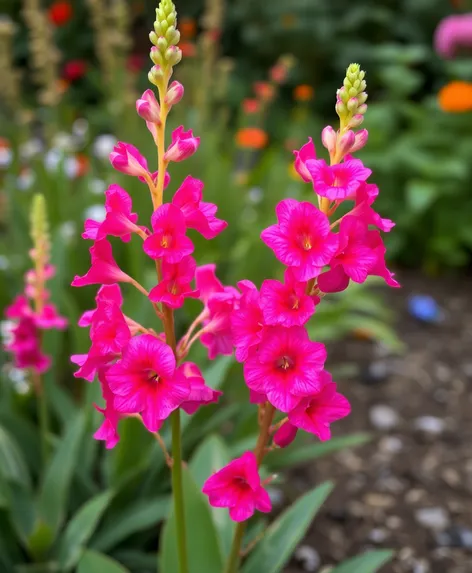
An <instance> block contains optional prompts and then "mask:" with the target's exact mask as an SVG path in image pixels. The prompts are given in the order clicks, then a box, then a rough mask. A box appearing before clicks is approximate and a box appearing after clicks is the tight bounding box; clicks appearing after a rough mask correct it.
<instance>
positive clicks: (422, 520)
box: [415, 507, 449, 531]
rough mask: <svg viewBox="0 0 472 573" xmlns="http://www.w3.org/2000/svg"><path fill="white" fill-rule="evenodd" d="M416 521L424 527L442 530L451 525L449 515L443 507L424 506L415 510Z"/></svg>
mask: <svg viewBox="0 0 472 573" xmlns="http://www.w3.org/2000/svg"><path fill="white" fill-rule="evenodd" d="M415 519H416V521H417V522H418V523H419V524H420V525H422V526H423V527H427V528H428V529H433V530H435V531H441V530H443V529H446V527H447V526H448V525H449V516H448V514H447V512H446V510H445V509H443V508H442V507H422V508H421V509H417V510H416V511H415Z"/></svg>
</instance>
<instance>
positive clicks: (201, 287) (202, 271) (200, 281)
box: [195, 264, 225, 304]
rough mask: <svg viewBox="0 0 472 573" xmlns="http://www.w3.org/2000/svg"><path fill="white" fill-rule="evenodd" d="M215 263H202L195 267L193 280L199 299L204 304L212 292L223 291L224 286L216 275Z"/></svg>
mask: <svg viewBox="0 0 472 573" xmlns="http://www.w3.org/2000/svg"><path fill="white" fill-rule="evenodd" d="M215 271H216V265H214V264H209V265H202V266H200V267H197V270H196V272H195V282H196V285H197V289H198V291H199V292H200V300H201V301H202V302H203V303H204V304H206V303H207V302H208V299H209V298H210V296H211V295H212V294H214V293H218V292H224V291H225V287H224V286H223V284H222V283H221V281H220V280H219V279H218V278H217V277H216V273H215Z"/></svg>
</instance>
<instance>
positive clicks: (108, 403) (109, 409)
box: [93, 372, 122, 450]
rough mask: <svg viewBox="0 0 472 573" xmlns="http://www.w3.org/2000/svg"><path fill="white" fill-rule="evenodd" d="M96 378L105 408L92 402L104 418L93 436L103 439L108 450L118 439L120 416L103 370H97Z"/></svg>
mask: <svg viewBox="0 0 472 573" xmlns="http://www.w3.org/2000/svg"><path fill="white" fill-rule="evenodd" d="M98 379H99V380H100V385H101V387H102V396H103V399H104V400H105V408H100V406H97V405H96V404H94V406H95V409H96V410H97V411H98V412H100V413H101V414H103V416H104V418H105V419H104V420H103V422H102V424H101V426H100V427H99V428H98V430H97V431H96V432H95V434H94V435H93V437H94V438H95V439H96V440H103V441H104V442H105V447H106V449H107V450H110V449H111V448H114V447H115V446H116V444H117V443H118V442H119V440H120V436H119V435H118V422H119V421H120V419H121V418H122V416H121V414H120V413H119V412H117V411H116V410H115V407H114V404H113V401H114V398H115V396H114V394H113V392H112V391H111V390H110V388H109V386H108V382H107V379H106V376H105V375H104V372H99V374H98Z"/></svg>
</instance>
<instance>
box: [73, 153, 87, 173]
mask: <svg viewBox="0 0 472 573" xmlns="http://www.w3.org/2000/svg"><path fill="white" fill-rule="evenodd" d="M75 160H76V161H77V177H83V176H84V175H86V173H87V172H88V170H89V168H90V159H89V158H88V156H87V155H85V153H77V154H76V156H75Z"/></svg>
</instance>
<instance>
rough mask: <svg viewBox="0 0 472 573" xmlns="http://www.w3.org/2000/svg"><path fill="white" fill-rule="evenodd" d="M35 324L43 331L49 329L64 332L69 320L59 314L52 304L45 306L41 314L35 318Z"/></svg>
mask: <svg viewBox="0 0 472 573" xmlns="http://www.w3.org/2000/svg"><path fill="white" fill-rule="evenodd" d="M35 322H36V326H38V327H39V328H41V329H43V330H44V329H49V328H55V329H57V330H64V329H65V328H67V324H68V321H67V319H66V318H64V317H63V316H61V315H60V314H59V313H58V312H57V309H56V307H55V306H54V305H53V304H52V303H51V302H49V303H47V304H45V305H44V306H43V309H42V311H41V313H40V314H39V315H37V316H36V317H35Z"/></svg>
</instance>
